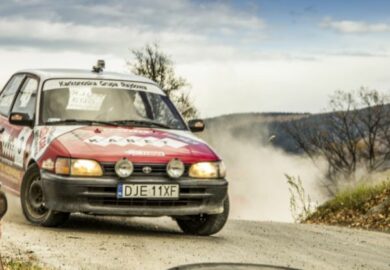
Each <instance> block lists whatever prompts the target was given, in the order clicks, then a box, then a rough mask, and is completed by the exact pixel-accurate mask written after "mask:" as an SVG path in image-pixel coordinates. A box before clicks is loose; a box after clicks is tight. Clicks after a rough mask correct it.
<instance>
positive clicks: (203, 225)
mask: <svg viewBox="0 0 390 270" xmlns="http://www.w3.org/2000/svg"><path fill="white" fill-rule="evenodd" d="M229 206H230V205H229V197H226V199H225V202H224V210H223V212H222V213H221V214H216V215H207V214H201V215H195V216H186V217H182V218H177V219H176V222H177V224H178V225H179V227H180V229H181V230H182V231H183V232H184V233H187V234H194V235H203V236H208V235H212V234H216V233H217V232H219V231H220V230H222V228H223V227H224V226H225V224H226V221H227V220H228V216H229V210H230V207H229Z"/></svg>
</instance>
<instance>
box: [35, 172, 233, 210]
mask: <svg viewBox="0 0 390 270" xmlns="http://www.w3.org/2000/svg"><path fill="white" fill-rule="evenodd" d="M41 178H42V181H43V189H44V196H45V204H46V207H47V208H49V209H52V210H55V211H60V212H69V213H75V212H81V213H87V214H94V215H113V216H183V215H197V214H219V213H222V212H223V202H224V200H225V198H226V196H227V188H228V183H227V181H226V180H224V179H206V180H197V179H190V178H185V179H180V180H172V179H169V178H163V177H138V178H136V179H129V180H121V179H119V178H116V177H99V178H90V177H88V178H86V177H68V176H59V175H56V174H52V173H49V172H46V171H41ZM119 183H133V184H146V183H147V184H163V183H165V184H166V183H177V184H179V186H180V194H179V199H176V200H167V199H165V200H155V199H153V200H147V199H118V198H117V196H116V192H117V186H118V184H119Z"/></svg>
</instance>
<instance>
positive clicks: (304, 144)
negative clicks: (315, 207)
mask: <svg viewBox="0 0 390 270" xmlns="http://www.w3.org/2000/svg"><path fill="white" fill-rule="evenodd" d="M388 101H389V98H388V96H387V95H384V94H381V93H379V92H378V91H376V90H370V89H368V88H361V89H359V90H358V91H349V92H347V91H336V92H335V93H334V95H333V96H331V98H330V101H329V105H330V109H331V112H330V113H327V114H323V115H320V116H319V117H317V118H316V121H313V120H312V119H310V117H309V118H306V119H304V120H297V121H291V122H290V123H289V124H288V125H287V127H286V131H287V133H288V134H289V135H290V136H291V137H292V138H293V139H294V141H295V142H296V144H297V145H298V146H299V148H300V149H301V150H303V151H304V152H305V153H306V154H307V155H308V156H309V157H310V158H312V160H313V161H315V160H316V158H317V157H322V158H324V159H325V160H326V162H327V166H328V170H327V175H326V179H327V185H326V187H327V188H328V191H329V193H330V194H333V193H334V192H335V191H336V190H335V188H337V182H338V181H339V180H340V179H343V180H355V179H356V172H357V170H358V169H360V168H363V169H364V170H366V171H367V172H373V171H377V170H380V169H383V168H384V167H386V166H388V165H389V164H387V163H388V162H389V161H390V115H389V112H390V107H389V106H390V105H388V104H387V103H388Z"/></svg>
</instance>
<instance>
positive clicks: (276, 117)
mask: <svg viewBox="0 0 390 270" xmlns="http://www.w3.org/2000/svg"><path fill="white" fill-rule="evenodd" d="M313 116H314V117H315V115H311V114H307V113H239V114H228V115H222V116H218V117H213V118H208V119H205V122H206V130H205V132H204V133H203V134H201V135H200V136H201V137H203V138H204V139H206V140H207V141H208V142H209V143H211V144H212V145H213V142H214V141H215V140H218V139H219V136H214V134H226V135H231V136H232V137H234V138H236V139H237V140H243V141H249V142H251V143H255V144H256V143H257V144H266V143H269V142H268V140H269V138H270V137H271V136H273V135H275V138H274V140H272V144H273V145H274V146H276V147H279V148H282V149H283V150H285V151H287V152H292V153H299V149H298V147H297V145H296V144H295V142H294V140H292V139H291V137H290V136H289V135H288V134H287V133H286V131H285V125H286V123H288V122H289V121H300V120H302V119H305V118H311V117H313Z"/></svg>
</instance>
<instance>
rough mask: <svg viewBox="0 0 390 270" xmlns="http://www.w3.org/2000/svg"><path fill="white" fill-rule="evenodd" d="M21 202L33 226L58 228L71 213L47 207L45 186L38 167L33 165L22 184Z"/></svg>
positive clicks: (25, 214) (24, 212)
mask: <svg viewBox="0 0 390 270" xmlns="http://www.w3.org/2000/svg"><path fill="white" fill-rule="evenodd" d="M20 200H21V204H22V209H23V214H24V216H25V217H26V219H27V220H28V221H30V222H31V223H33V224H36V225H41V226H45V227H56V226H59V225H61V224H63V223H64V222H65V221H66V220H67V219H68V218H69V213H63V212H57V211H54V210H50V209H48V208H46V207H45V198H44V193H43V184H42V180H41V176H40V173H39V168H38V167H37V165H35V164H33V165H31V166H30V167H29V168H28V169H27V171H26V173H25V175H24V177H23V182H22V188H21V194H20Z"/></svg>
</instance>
